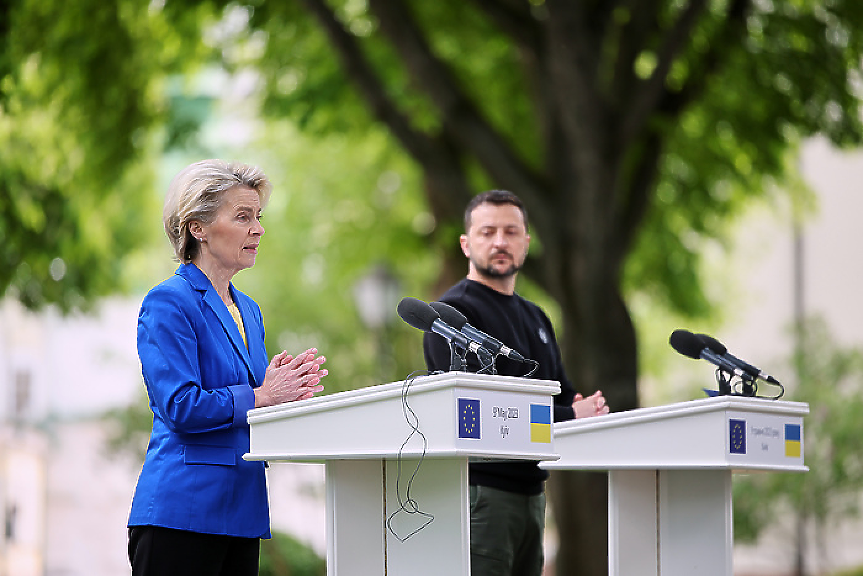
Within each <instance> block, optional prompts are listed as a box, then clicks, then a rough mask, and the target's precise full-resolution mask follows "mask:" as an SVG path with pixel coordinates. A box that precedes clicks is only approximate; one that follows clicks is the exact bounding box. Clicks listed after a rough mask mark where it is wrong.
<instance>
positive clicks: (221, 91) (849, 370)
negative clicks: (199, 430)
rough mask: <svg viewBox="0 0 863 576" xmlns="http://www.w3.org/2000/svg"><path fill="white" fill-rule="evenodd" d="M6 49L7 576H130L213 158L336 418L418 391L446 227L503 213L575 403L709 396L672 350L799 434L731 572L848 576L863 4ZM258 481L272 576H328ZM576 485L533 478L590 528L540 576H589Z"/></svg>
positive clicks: (238, 26) (682, 8)
mask: <svg viewBox="0 0 863 576" xmlns="http://www.w3.org/2000/svg"><path fill="white" fill-rule="evenodd" d="M0 39H2V42H0V150H2V154H0V292H2V300H0V519H2V522H0V576H31V575H32V576H37V575H38V576H42V575H45V576H47V575H51V576H60V575H63V576H70V575H78V574H81V575H84V574H86V575H88V576H102V575H105V576H109V575H110V576H114V575H117V574H128V573H129V572H130V570H129V567H128V561H127V559H126V526H125V522H126V516H127V514H128V510H129V505H130V503H131V497H132V492H133V490H134V486H135V481H136V478H137V474H138V471H139V469H140V465H141V462H142V455H143V451H144V449H145V447H146V442H147V438H148V435H149V425H150V412H149V409H148V407H147V404H146V396H145V391H144V385H143V382H142V379H141V375H140V366H139V364H138V359H137V353H136V348H135V330H136V319H137V312H138V307H139V306H140V302H141V300H142V298H143V297H144V295H145V294H146V292H147V290H149V289H150V288H151V287H152V286H154V285H155V284H157V283H158V282H160V281H162V280H163V279H165V278H166V277H168V276H170V275H171V274H172V273H173V270H174V269H175V267H176V263H174V262H173V261H172V259H171V256H172V252H171V250H170V246H169V244H168V242H167V240H166V238H165V236H164V233H163V230H162V225H161V205H162V201H163V198H164V193H165V191H166V190H167V185H168V182H169V181H170V179H171V178H172V176H173V175H174V174H175V173H176V172H177V171H179V170H180V169H181V168H183V167H184V166H186V165H187V164H189V163H191V162H194V161H197V160H200V159H203V158H212V157H218V158H224V159H233V160H239V161H243V162H246V163H251V164H256V165H258V166H260V167H262V168H263V170H264V171H265V172H266V173H267V175H268V176H269V177H270V179H271V180H272V181H273V184H274V192H273V195H272V200H271V202H270V204H269V206H268V207H267V208H266V210H265V213H264V219H263V225H264V227H265V228H266V234H265V236H264V238H263V243H262V245H261V251H260V255H259V257H258V259H257V263H256V265H255V267H254V268H252V269H249V270H246V271H244V272H242V273H240V274H239V275H237V276H236V277H235V279H234V281H235V284H236V285H237V287H238V288H240V289H241V290H243V291H244V292H246V293H247V294H249V295H251V296H252V297H253V298H254V299H255V300H256V301H257V302H258V303H259V304H260V305H261V308H262V310H263V313H264V318H265V322H266V328H267V345H268V348H269V352H270V354H271V355H272V354H275V353H276V352H278V351H280V350H282V349H287V350H288V351H290V352H297V351H300V350H302V349H305V348H306V347H309V346H315V347H317V348H318V349H319V350H320V351H321V352H322V353H323V354H325V355H326V356H327V358H328V361H327V366H328V368H329V371H330V375H329V376H328V377H327V378H326V380H325V382H324V383H325V385H326V390H325V393H333V392H338V391H342V390H349V389H355V388H361V387H365V386H370V385H374V384H379V383H384V382H391V381H399V380H401V379H403V378H405V377H406V376H407V375H408V374H410V373H411V372H413V371H415V370H419V369H423V368H424V361H423V358H422V350H421V341H422V334H421V333H420V332H419V331H417V330H415V329H413V328H411V327H410V326H407V325H406V324H405V323H403V322H401V320H400V319H399V318H398V316H397V315H396V313H395V310H396V304H397V303H398V301H399V300H400V299H401V298H402V297H404V296H413V297H417V298H420V299H423V300H426V301H430V300H434V299H436V297H437V296H438V295H439V294H440V293H441V292H442V291H443V290H444V289H445V288H446V287H448V286H449V285H450V284H452V283H453V282H454V281H456V280H457V279H459V278H460V277H462V276H463V275H464V274H465V273H466V270H467V268H466V262H465V261H464V258H463V256H462V255H461V254H460V252H459V251H458V235H459V234H460V232H461V230H462V222H461V215H462V211H463V208H464V206H465V204H466V203H467V201H468V200H469V198H470V196H471V195H473V194H476V193H478V192H481V191H483V190H487V189H490V188H505V189H509V190H512V191H513V192H515V193H516V194H518V195H519V196H521V197H522V198H523V199H524V200H525V202H526V204H527V207H528V210H529V212H530V217H531V226H532V229H531V234H532V236H533V239H534V242H533V245H532V252H531V256H530V257H529V259H528V262H527V264H526V267H525V270H524V272H523V273H522V274H521V275H520V278H519V285H518V291H519V292H520V293H521V294H523V295H525V296H526V297H528V298H531V299H533V300H536V301H537V302H539V303H540V304H541V305H542V306H543V307H544V308H545V309H546V310H547V311H548V313H549V315H550V316H551V317H552V319H553V320H554V322H555V326H556V328H557V331H558V336H559V339H560V340H561V344H562V348H563V351H564V355H565V362H566V364H567V369H568V372H569V375H570V378H571V379H572V380H573V383H574V385H575V386H576V387H577V389H578V390H579V391H581V392H582V393H584V394H585V395H586V394H588V393H590V392H592V391H593V390H596V389H602V390H603V392H604V393H605V395H606V396H607V397H608V399H609V403H610V405H611V408H612V410H614V411H623V410H630V409H633V408H637V407H640V406H655V405H661V404H668V403H673V402H681V401H686V400H690V399H694V398H700V397H703V396H704V394H705V393H704V389H705V388H707V389H715V388H716V382H715V379H714V375H713V369H712V366H711V365H709V364H707V363H706V362H703V361H696V360H691V359H689V358H686V357H684V356H681V355H679V354H677V353H676V352H675V351H674V350H672V349H671V348H670V347H669V345H668V336H669V335H670V333H671V332H672V331H673V330H674V329H676V328H686V329H689V330H692V331H694V332H705V333H709V334H711V335H713V336H715V337H716V338H718V339H719V340H721V341H722V342H723V343H724V344H725V345H726V346H728V348H729V350H730V351H731V352H732V353H733V354H735V355H736V356H739V357H741V358H743V359H745V360H747V361H748V362H750V363H752V364H755V365H757V366H758V367H760V368H761V369H763V370H764V371H765V372H768V373H770V374H772V375H773V376H775V377H777V378H778V379H779V380H780V381H781V382H782V383H783V384H784V386H785V390H784V396H782V399H783V400H797V401H804V402H808V403H809V404H810V409H811V413H810V415H809V416H808V417H807V419H806V420H805V438H804V444H805V448H804V451H805V458H806V463H807V465H808V466H809V467H810V471H809V472H808V473H806V474H773V475H768V474H762V475H751V476H749V475H736V476H735V480H734V483H735V486H734V492H735V497H734V519H735V551H734V566H735V574H736V575H738V576H790V575H795V576H802V575H834V576H835V575H840V574H842V575H845V576H850V575H852V574H863V568H861V567H863V550H861V549H860V547H859V546H858V545H857V543H858V542H859V541H860V537H861V535H863V522H861V519H860V517H859V514H858V508H859V504H860V496H861V490H863V461H861V450H860V449H859V445H860V444H859V439H860V437H861V435H863V404H861V402H863V400H861V391H863V356H861V350H863V307H861V306H860V305H859V303H858V300H859V298H860V297H859V295H860V294H861V293H863V270H861V262H860V259H859V258H858V252H859V247H860V246H861V245H863V227H861V225H860V224H859V215H860V214H861V211H863V198H861V195H860V192H859V187H860V183H861V182H863V148H861V140H863V125H861V116H860V112H861V111H860V96H861V93H860V89H861V83H860V79H861V75H860V72H861V66H860V65H861V58H860V57H861V54H863V4H861V3H859V2H858V1H857V0H847V1H843V0H823V1H819V0H794V1H791V0H789V1H786V2H771V1H770V0H758V1H751V0H688V1H684V0H680V1H677V0H642V1H639V2H631V1H608V0H605V1H602V0H600V1H592V0H579V1H572V2H559V1H552V0H548V1H546V0H530V1H527V0H458V1H456V0H437V1H436V2H421V1H410V0H404V1H398V0H289V1H282V2H273V1H271V0H252V1H249V2H224V1H203V0H178V1H171V0H148V1H140V0H114V1H113V2H104V1H103V0H63V1H61V0H7V1H6V2H0ZM779 392H780V391H779V390H776V389H774V388H773V387H770V386H767V385H764V386H763V388H762V389H759V395H764V396H774V395H776V394H778V393H779ZM268 474H269V483H270V494H271V502H272V522H273V529H274V530H275V531H277V532H278V537H277V538H275V539H274V540H272V541H269V542H266V543H265V545H264V549H263V556H262V569H261V573H262V574H263V575H267V574H293V575H298V574H299V575H302V574H310V575H311V574H323V573H325V568H324V564H323V561H322V560H321V558H322V557H324V556H325V554H326V542H325V539H326V532H325V515H324V496H325V490H324V485H323V470H322V468H321V467H320V466H318V465H313V464H280V465H274V466H272V467H270V469H269V472H268ZM584 476H585V475H583V474H578V473H555V475H554V477H553V478H552V480H551V482H555V483H558V485H559V486H560V488H561V489H562V490H564V491H571V492H573V493H576V494H580V496H579V497H578V498H576V501H579V498H580V504H579V506H581V507H583V508H585V509H587V510H588V511H589V514H581V515H578V516H577V517H578V518H579V519H580V520H571V518H576V515H575V514H573V513H571V512H572V511H570V510H568V509H567V508H566V505H565V504H564V503H560V502H553V501H552V502H550V504H549V510H548V538H547V539H548V542H547V567H546V572H547V573H548V574H549V575H551V574H557V575H561V576H563V575H570V574H573V575H575V574H578V575H579V576H599V575H602V574H607V566H606V565H605V563H604V559H603V558H601V557H600V558H599V559H596V558H595V557H596V554H595V550H598V549H599V550H601V549H605V548H604V547H605V537H606V535H605V530H606V527H605V516H604V514H605V511H604V507H605V500H604V494H603V492H602V490H603V487H602V485H601V484H602V483H601V482H600V483H597V482H596V481H592V480H585V478H584Z"/></svg>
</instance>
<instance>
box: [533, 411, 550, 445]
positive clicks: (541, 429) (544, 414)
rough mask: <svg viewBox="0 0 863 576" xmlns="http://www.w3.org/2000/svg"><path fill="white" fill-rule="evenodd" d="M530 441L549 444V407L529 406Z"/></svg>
mask: <svg viewBox="0 0 863 576" xmlns="http://www.w3.org/2000/svg"><path fill="white" fill-rule="evenodd" d="M530 441H531V442H543V443H545V444H550V443H551V406H547V405H545V404H531V405H530Z"/></svg>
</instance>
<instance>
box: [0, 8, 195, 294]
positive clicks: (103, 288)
mask: <svg viewBox="0 0 863 576" xmlns="http://www.w3.org/2000/svg"><path fill="white" fill-rule="evenodd" d="M168 4H169V5H171V6H173V4H174V3H168ZM206 11H207V10H205V9H204V8H193V9H191V10H189V13H188V14H184V15H182V17H177V18H175V16H177V14H173V13H172V11H171V9H166V10H160V9H158V8H157V6H156V5H155V4H153V3H150V2H141V1H138V0H123V1H121V2H108V3H106V2H101V1H99V0H78V1H75V2H63V1H60V0H44V1H43V0H13V1H12V2H11V3H7V4H4V6H3V14H2V15H0V20H2V24H0V45H2V50H0V147H2V149H3V151H4V153H3V155H2V156H0V294H5V293H7V292H8V293H9V294H10V295H11V296H13V297H15V298H17V299H19V300H20V301H21V302H22V303H24V304H25V305H27V306H28V307H31V308H38V307H40V306H43V305H45V304H48V303H55V304H58V305H59V306H60V308H61V309H64V310H68V309H71V308H75V307H86V305H87V303H88V302H91V301H92V300H93V299H94V298H95V297H97V296H100V295H105V294H110V293H112V292H115V291H117V290H118V289H121V288H122V287H123V286H124V270H125V264H126V260H125V258H126V257H127V255H130V254H132V253H134V252H135V251H136V250H137V249H139V248H140V247H141V246H142V245H144V244H147V243H149V242H152V237H151V236H150V234H149V232H148V229H147V227H146V225H145V223H146V222H149V221H150V218H152V219H158V213H159V209H158V206H156V205H155V202H154V196H153V189H154V179H153V172H154V158H155V157H156V154H158V152H159V150H160V145H159V142H158V138H157V137H156V136H157V134H156V132H155V131H154V126H157V125H159V124H160V123H161V122H163V121H164V120H165V105H166V102H165V95H164V93H163V92H162V82H163V79H164V75H165V74H166V73H169V72H171V71H177V70H181V69H183V68H185V62H184V59H186V58H190V57H193V58H197V59H200V58H202V57H203V53H204V52H203V50H201V49H200V48H199V47H200V46H201V45H202V44H201V41H200V34H199V28H198V27H199V26H200V25H201V20H200V17H202V16H203V15H204V13H205V12H206ZM192 16H194V17H195V18H198V19H199V20H198V21H195V22H194V26H191V27H190V24H191V21H190V20H189V18H190V17H192Z"/></svg>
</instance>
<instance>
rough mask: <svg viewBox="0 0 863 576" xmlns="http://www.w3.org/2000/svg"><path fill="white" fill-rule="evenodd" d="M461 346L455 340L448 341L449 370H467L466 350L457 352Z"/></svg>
mask: <svg viewBox="0 0 863 576" xmlns="http://www.w3.org/2000/svg"><path fill="white" fill-rule="evenodd" d="M460 349H461V348H460V347H459V346H456V344H455V342H453V341H452V340H450V341H449V369H450V372H467V358H465V356H467V350H464V352H462V353H459V350H460Z"/></svg>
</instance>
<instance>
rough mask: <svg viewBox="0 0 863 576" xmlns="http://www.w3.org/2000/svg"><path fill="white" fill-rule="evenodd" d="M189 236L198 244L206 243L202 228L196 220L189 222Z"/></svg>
mask: <svg viewBox="0 0 863 576" xmlns="http://www.w3.org/2000/svg"><path fill="white" fill-rule="evenodd" d="M189 234H191V235H192V237H193V238H194V239H195V240H197V241H198V242H206V241H207V237H206V235H205V234H204V227H203V226H201V223H200V222H198V221H197V220H192V221H191V222H189Z"/></svg>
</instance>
